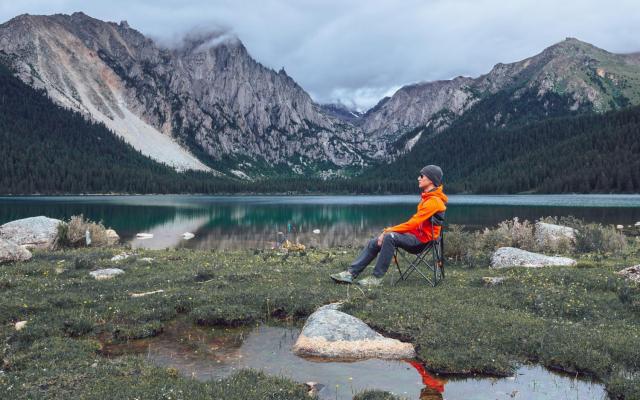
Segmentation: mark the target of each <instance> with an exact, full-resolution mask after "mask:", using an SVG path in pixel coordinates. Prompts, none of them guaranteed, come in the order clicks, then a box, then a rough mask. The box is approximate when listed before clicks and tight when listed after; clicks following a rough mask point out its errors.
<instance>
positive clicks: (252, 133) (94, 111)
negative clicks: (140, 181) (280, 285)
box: [0, 13, 378, 177]
mask: <svg viewBox="0 0 640 400" xmlns="http://www.w3.org/2000/svg"><path fill="white" fill-rule="evenodd" d="M21 20H25V21H27V22H29V23H28V24H26V23H23V22H21ZM17 25H21V26H20V29H17V28H16V26H17ZM0 50H2V51H4V52H6V53H7V54H9V55H10V56H11V57H13V59H14V60H15V63H14V64H15V65H13V68H14V69H15V70H16V71H17V75H18V76H19V77H20V78H21V79H22V80H23V81H24V82H26V83H29V84H31V85H33V86H35V87H38V88H43V89H45V90H46V91H47V92H48V93H49V96H50V97H51V98H52V99H54V101H56V102H57V103H58V104H61V105H63V106H65V107H69V108H72V109H75V110H78V111H80V112H82V113H84V114H85V115H87V116H88V117H90V118H92V119H95V120H97V121H100V122H103V123H105V124H106V125H107V126H108V127H109V128H110V129H112V130H113V131H114V132H116V133H117V134H119V135H120V136H122V137H123V138H125V140H127V141H128V142H129V143H130V144H132V145H133V146H134V147H135V148H137V149H138V150H140V151H141V152H142V153H143V154H147V155H149V156H151V157H153V158H155V159H157V160H159V161H162V162H166V163H168V164H170V165H173V166H175V167H176V168H178V169H186V168H192V169H208V167H207V166H205V165H203V163H202V162H201V161H200V160H198V159H196V158H195V157H194V156H193V154H198V155H199V157H200V158H201V159H203V160H205V161H206V162H207V163H208V164H209V166H214V167H215V168H217V169H220V170H221V171H222V172H224V173H231V174H234V175H236V176H240V177H246V176H247V175H253V174H254V171H256V170H258V171H262V170H264V168H259V169H256V167H255V164H256V163H258V164H261V165H263V166H270V165H271V166H275V165H278V166H279V168H282V166H287V167H289V168H290V169H291V170H292V171H294V172H299V173H303V172H305V173H307V172H312V173H319V172H321V171H319V170H318V169H317V168H318V166H319V165H322V168H329V169H333V170H339V169H340V168H341V167H343V166H347V165H349V166H352V165H364V164H365V163H366V160H368V159H370V157H371V156H373V155H374V154H375V153H376V151H377V150H378V149H377V147H376V145H370V144H369V143H367V142H365V140H364V136H363V135H362V133H361V132H360V131H357V130H356V129H354V128H353V127H351V126H349V125H347V124H345V123H344V121H341V120H339V119H337V118H335V117H333V116H331V115H328V114H326V113H324V112H323V110H322V109H321V107H320V106H318V105H317V104H315V103H314V102H313V101H312V99H311V97H310V96H309V95H308V94H307V93H306V92H305V91H304V90H303V89H302V88H301V87H300V86H299V85H298V84H297V83H296V82H295V81H294V80H293V79H292V78H291V77H290V76H289V75H288V74H287V73H286V72H285V71H284V69H282V70H281V71H280V72H275V71H274V70H272V69H269V68H267V67H265V66H263V65H262V64H260V63H259V62H257V61H255V60H254V59H253V58H252V57H251V56H250V55H249V53H248V51H247V49H246V48H245V46H244V45H243V44H242V42H241V41H240V40H239V39H238V38H237V37H235V36H234V35H233V34H231V33H229V32H220V31H212V32H199V33H194V34H191V35H188V36H186V37H185V38H184V39H183V41H182V42H181V44H180V45H179V46H176V47H173V48H169V47H166V46H165V47H163V46H160V45H158V44H157V43H155V42H154V41H153V40H151V39H150V38H147V37H145V36H144V35H143V34H142V33H140V32H138V31H137V30H135V29H132V28H131V27H129V25H128V24H127V23H120V24H116V23H113V22H103V21H100V20H98V19H95V18H92V17H90V16H87V15H85V14H83V13H74V14H72V15H63V14H56V15H52V16H37V17H32V16H24V17H21V18H18V19H13V20H11V21H9V22H8V23H5V24H3V25H0ZM159 143H163V144H162V145H160V144H159ZM190 153H191V154H190ZM242 160H246V161H242Z"/></svg>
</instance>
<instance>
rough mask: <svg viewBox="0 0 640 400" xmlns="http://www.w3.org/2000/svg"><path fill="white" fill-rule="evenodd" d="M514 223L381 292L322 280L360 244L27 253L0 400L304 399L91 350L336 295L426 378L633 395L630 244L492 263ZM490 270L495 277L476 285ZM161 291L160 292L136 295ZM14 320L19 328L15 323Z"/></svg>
mask: <svg viewBox="0 0 640 400" xmlns="http://www.w3.org/2000/svg"><path fill="white" fill-rule="evenodd" d="M518 228H522V226H519V227H518V226H515V227H514V225H513V224H511V225H507V226H506V227H504V226H503V228H502V233H500V232H499V230H500V229H501V228H500V227H498V228H496V229H495V230H492V231H485V232H476V233H469V232H465V231H463V230H461V229H453V230H452V231H451V233H450V235H449V236H448V239H449V242H448V243H449V249H448V253H447V254H448V255H449V257H450V260H449V263H448V266H447V271H446V272H447V275H446V279H445V280H444V281H443V283H442V284H440V285H439V286H437V287H435V288H433V287H430V286H427V285H425V284H424V282H422V281H420V280H418V279H417V277H415V276H414V277H412V278H410V279H409V280H408V281H406V282H402V283H400V284H399V285H397V286H395V287H392V286H390V285H389V283H390V281H391V279H393V278H394V277H395V273H393V274H392V272H393V271H392V269H390V270H389V271H390V273H388V274H387V277H386V280H385V285H384V286H382V287H379V288H373V289H365V290H361V289H359V288H357V287H355V286H348V285H338V284H335V283H333V282H332V281H331V280H330V279H329V274H330V273H333V272H337V271H340V270H343V269H344V268H345V267H346V266H347V265H348V264H349V262H350V261H351V260H352V259H353V258H354V257H355V255H356V253H357V251H358V250H359V249H353V248H332V249H307V250H306V251H304V252H289V253H284V252H280V251H275V250H246V251H225V252H217V251H200V250H185V249H177V250H170V249H168V250H161V251H150V250H137V251H135V255H133V256H131V257H129V258H127V259H125V260H122V261H119V262H115V261H111V257H113V256H114V255H117V254H120V253H121V252H122V251H123V250H124V249H122V248H79V249H63V250H58V251H39V252H35V253H34V257H33V258H32V259H31V260H30V261H28V262H24V263H12V264H4V265H2V266H0V294H1V296H0V322H1V324H0V348H1V352H2V354H1V355H2V368H1V370H0V393H4V394H5V396H8V397H5V398H15V399H20V398H25V399H27V398H28V399H32V398H51V399H53V398H71V397H73V398H79V399H102V398H127V399H134V398H136V399H159V398H163V399H197V398H203V399H204V398H225V399H252V398H255V399H298V398H299V399H303V398H308V395H307V389H306V388H305V387H304V385H301V384H298V383H295V382H292V381H290V380H287V379H283V378H277V377H270V376H266V375H264V374H262V373H260V372H255V371H243V372H240V373H238V374H236V375H233V376H231V377H229V378H227V379H223V380H220V381H210V382H198V381H195V380H192V379H189V378H187V377H183V376H181V375H180V374H178V373H177V372H176V371H175V370H173V369H171V368H168V369H167V368H159V367H154V366H153V365H150V364H149V363H147V362H145V360H144V357H142V356H136V355H130V356H123V357H118V358H107V357H103V356H102V355H101V352H100V350H101V348H102V346H103V344H104V343H118V342H123V341H127V340H134V339H138V338H145V337H150V336H154V335H158V334H161V333H162V331H163V327H164V326H166V325H167V324H168V323H170V321H172V320H175V319H176V318H177V317H181V318H187V319H190V320H191V321H192V322H193V323H194V324H200V325H212V326H213V325H215V326H218V325H227V326H238V325H245V324H256V323H260V322H269V321H273V320H283V319H285V320H299V321H302V320H303V319H304V318H306V317H307V316H308V315H309V314H311V313H312V312H313V311H314V310H315V309H316V308H317V307H319V306H321V305H323V304H327V303H330V302H336V301H343V302H344V307H343V310H344V311H346V312H348V313H350V314H353V315H355V316H357V317H359V318H361V319H363V320H364V321H365V322H367V323H368V324H370V325H371V326H372V327H374V328H375V329H377V330H379V331H381V332H383V333H385V334H386V335H389V336H392V337H396V338H400V339H402V340H405V341H410V342H412V343H414V344H415V345H416V348H417V353H418V357H419V359H420V360H421V361H423V362H424V363H425V364H426V366H427V367H428V368H429V369H430V370H431V371H433V372H437V373H440V374H489V375H497V376H503V375H508V374H510V373H511V372H512V371H514V369H515V367H516V365H517V364H518V363H523V362H537V363H541V364H543V365H545V366H547V367H550V368H554V369H559V370H563V371H569V372H573V373H580V374H587V375H591V376H594V377H595V378H597V379H599V380H601V381H602V382H603V383H604V384H605V386H606V388H607V390H608V391H609V393H610V395H611V397H612V398H618V399H638V398H640V377H639V374H640V346H638V345H637V344H638V341H639V340H640V287H639V285H638V284H636V283H633V282H630V281H627V280H625V279H624V278H622V277H621V276H619V275H617V274H616V272H617V271H619V270H621V269H622V268H624V267H628V266H631V265H636V264H639V263H640V242H639V241H638V239H637V238H626V239H625V241H626V243H625V244H624V245H623V246H620V245H619V244H620V240H619V238H618V239H615V240H613V241H611V240H608V239H607V240H608V241H607V242H606V243H607V244H606V245H602V243H604V242H602V241H601V242H602V243H600V245H601V247H598V245H599V244H598V243H595V245H594V246H595V247H594V246H592V247H591V248H587V247H584V246H587V244H584V243H583V247H582V249H583V250H589V251H580V252H579V254H578V252H577V250H575V249H574V250H569V249H559V250H558V249H557V250H558V251H560V252H565V253H568V254H570V255H572V256H573V257H576V258H577V259H578V264H577V266H575V267H546V268H538V269H525V268H509V269H501V270H497V269H489V268H488V258H487V257H488V256H487V255H488V249H490V248H491V247H492V246H496V245H508V244H511V245H515V244H518V243H514V241H515V242H517V241H521V242H522V243H520V244H521V245H523V246H522V247H526V243H525V242H526V241H528V240H529V237H528V236H527V235H524V236H522V235H520V234H518V235H511V236H509V234H511V233H514V232H516V231H517V230H518ZM525 230H526V229H525ZM606 237H607V235H603V238H605V239H606ZM603 240H604V239H603ZM505 241H506V242H505ZM578 243H582V242H580V239H579V238H578ZM612 243H613V244H612ZM602 246H605V247H602ZM607 246H608V247H607ZM126 251H128V252H129V253H133V252H132V251H131V250H126ZM109 267H117V268H121V269H123V270H124V271H125V273H124V274H122V275H119V276H116V277H115V278H113V279H110V280H95V279H93V278H92V277H91V276H90V275H89V272H90V271H93V270H96V269H100V268H109ZM370 271H371V269H368V270H366V271H365V274H366V273H370ZM487 276H503V277H506V280H505V281H504V282H503V283H502V284H500V285H495V286H487V285H485V284H484V283H483V277H487ZM157 290H163V292H159V293H154V294H149V295H146V296H142V297H134V296H132V294H139V293H144V292H152V291H157ZM18 321H27V324H26V326H25V327H24V328H23V329H21V330H16V329H15V327H14V324H15V323H16V322H18ZM371 393H372V396H380V394H379V393H376V392H371ZM366 397H367V396H366V394H365V395H364V396H363V395H361V396H360V398H366Z"/></svg>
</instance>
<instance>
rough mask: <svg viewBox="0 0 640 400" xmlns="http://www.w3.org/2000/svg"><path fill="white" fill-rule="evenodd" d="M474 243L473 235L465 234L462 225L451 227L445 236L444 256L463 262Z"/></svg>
mask: <svg viewBox="0 0 640 400" xmlns="http://www.w3.org/2000/svg"><path fill="white" fill-rule="evenodd" d="M472 242H473V235H472V234H471V233H469V232H465V231H464V230H463V229H462V226H460V225H451V226H450V227H449V229H448V230H447V232H446V233H445V235H444V244H445V245H444V256H445V257H447V258H450V259H453V260H454V261H461V260H463V259H464V256H465V254H466V253H467V252H468V250H469V246H470V245H471V243H472Z"/></svg>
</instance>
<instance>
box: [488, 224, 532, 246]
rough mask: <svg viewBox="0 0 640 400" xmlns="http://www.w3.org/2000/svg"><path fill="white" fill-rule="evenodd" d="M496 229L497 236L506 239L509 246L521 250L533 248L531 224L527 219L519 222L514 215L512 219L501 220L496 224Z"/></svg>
mask: <svg viewBox="0 0 640 400" xmlns="http://www.w3.org/2000/svg"><path fill="white" fill-rule="evenodd" d="M496 231H497V233H498V235H499V236H502V237H505V238H506V239H507V241H508V242H509V244H508V245H509V246H510V247H517V248H519V249H523V250H534V249H535V239H534V236H533V224H531V223H530V222H529V221H527V220H524V221H522V222H520V220H519V219H518V218H517V217H516V218H514V219H512V220H507V221H502V222H500V224H498V228H497V229H496Z"/></svg>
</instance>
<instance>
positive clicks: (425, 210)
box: [384, 185, 449, 243]
mask: <svg viewBox="0 0 640 400" xmlns="http://www.w3.org/2000/svg"><path fill="white" fill-rule="evenodd" d="M448 200H449V199H448V198H447V196H446V195H445V194H444V192H443V191H442V185H440V186H438V187H437V188H435V189H433V190H432V191H430V192H426V193H425V192H423V193H422V200H420V203H419V204H418V211H417V212H416V213H415V214H413V217H411V218H410V219H409V220H408V221H407V222H404V223H402V224H400V225H396V226H392V227H389V228H386V229H385V230H384V232H398V233H411V234H412V235H414V236H415V237H417V238H418V240H420V241H421V242H422V243H426V242H429V241H431V240H433V239H435V238H437V237H438V236H440V229H441V227H440V226H438V225H435V226H434V227H433V236H434V237H431V221H430V220H429V218H431V216H433V215H434V214H436V213H439V212H442V211H444V210H446V209H447V201H448Z"/></svg>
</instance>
